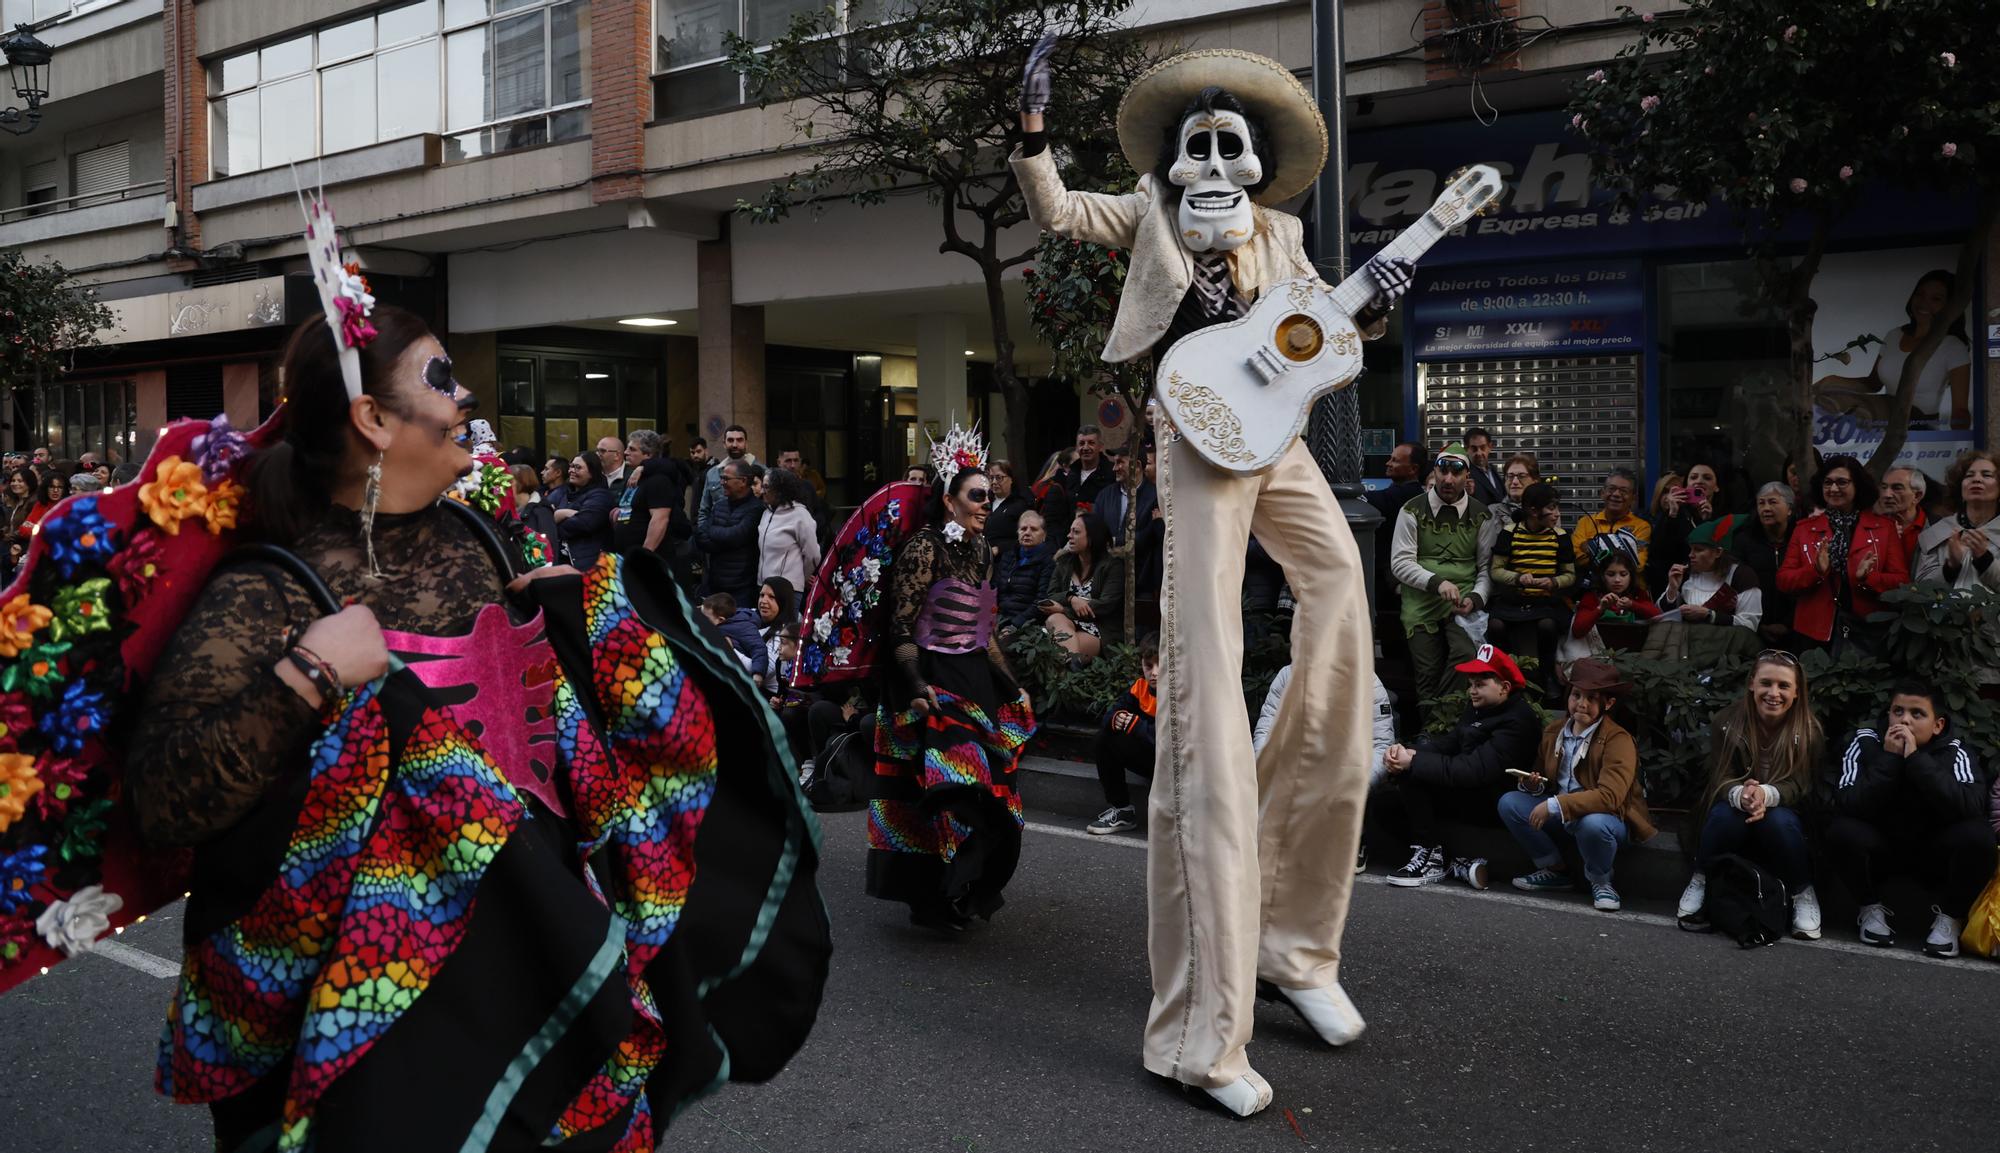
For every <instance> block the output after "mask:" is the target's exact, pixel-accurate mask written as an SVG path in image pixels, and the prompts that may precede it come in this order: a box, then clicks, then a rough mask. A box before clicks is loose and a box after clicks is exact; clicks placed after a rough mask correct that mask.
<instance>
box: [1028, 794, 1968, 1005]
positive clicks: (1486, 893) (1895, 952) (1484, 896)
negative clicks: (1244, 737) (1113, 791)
mask: <svg viewBox="0 0 2000 1153" xmlns="http://www.w3.org/2000/svg"><path fill="white" fill-rule="evenodd" d="M1027 827H1028V830H1029V831H1030V832H1035V833H1047V834H1049V835H1050V836H1055V837H1071V838H1074V839H1076V840H1082V841H1089V842H1091V843H1092V844H1099V845H1104V844H1109V845H1121V846H1124V847H1125V848H1128V849H1143V848H1145V847H1146V840H1145V838H1144V837H1135V836H1130V835H1127V834H1123V833H1114V834H1111V835H1109V836H1104V835H1093V834H1090V833H1085V832H1079V831H1078V830H1076V829H1064V828H1059V827H1057V826H1055V825H1044V824H1039V823H1037V822H1034V821H1030V822H1028V826H1027ZM1354 880H1355V882H1356V883H1357V884H1365V885H1380V886H1382V887H1383V888H1385V889H1386V888H1389V887H1390V886H1389V879H1388V878H1387V877H1385V876H1382V875H1381V874H1379V873H1363V874H1361V875H1360V876H1358V877H1356V878H1354ZM1416 891H1418V892H1429V893H1436V894H1441V895H1443V896H1447V897H1465V898H1469V899H1471V900H1475V901H1493V902H1496V903H1498V904H1502V905H1517V906H1519V907H1521V908H1523V909H1537V910H1541V911H1543V912H1552V913H1576V914H1581V915H1583V916H1586V917H1594V918H1596V919H1598V920H1602V921H1613V922H1618V921H1622V922H1625V923H1626V924H1632V925H1651V926H1653V927H1655V928H1667V929H1673V930H1675V931H1676V932H1678V931H1680V924H1679V923H1678V922H1676V921H1675V920H1674V919H1673V918H1672V917H1669V916H1667V915H1666V914H1664V913H1627V912H1617V913H1601V912H1599V911H1597V910H1596V909H1593V908H1591V907H1590V906H1589V905H1587V904H1585V903H1583V902H1581V901H1565V900H1562V899H1560V898H1552V897H1536V896H1532V895H1530V894H1527V893H1515V892H1505V891H1501V890H1497V889H1485V890H1480V889H1472V888H1466V887H1462V886H1458V885H1442V884H1441V885H1426V886H1424V887H1423V888H1422V889H1419V890H1416ZM1784 943H1785V944H1787V945H1803V946H1806V947H1808V948H1814V949H1826V950H1829V951H1831V952H1835V953H1850V954H1852V955H1854V956H1857V957H1870V958H1873V959H1875V960H1883V961H1914V962H1916V963H1917V964H1920V965H1948V966H1951V967H1953V968H1957V969H1963V970H1968V971H1973V972H1980V973H1992V974H2000V965H1993V964H1984V965H1982V964H1980V963H1979V961H1980V958H1978V957H1972V956H1970V955H1965V956H1960V957H1958V958H1956V959H1947V958H1943V957H1926V956H1925V955H1924V954H1923V952H1922V951H1920V950H1918V949H1912V948H1908V947H1905V946H1900V945H1899V946H1896V947H1894V948H1889V949H1878V948H1876V947H1875V946H1873V945H1864V944H1862V943H1861V942H1859V941H1835V940H1830V939H1827V938H1821V939H1820V940H1817V941H1801V940H1797V939H1794V938H1787V939H1786V940H1785V942H1784Z"/></svg>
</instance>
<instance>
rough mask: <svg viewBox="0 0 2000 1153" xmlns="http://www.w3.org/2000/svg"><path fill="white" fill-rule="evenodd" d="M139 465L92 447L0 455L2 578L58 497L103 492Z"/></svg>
mask: <svg viewBox="0 0 2000 1153" xmlns="http://www.w3.org/2000/svg"><path fill="white" fill-rule="evenodd" d="M138 471H139V470H138V468H137V466H135V465H127V464H122V463H120V462H119V461H118V459H117V458H116V457H115V456H112V455H109V454H103V455H101V454H98V453H95V452H86V453H84V454H83V455H82V456H79V457H77V458H76V459H74V460H68V459H57V458H56V457H55V456H54V454H53V453H52V452H51V451H50V450H49V449H46V448H38V449H35V450H34V451H33V452H9V453H6V454H5V455H4V456H0V477H4V479H0V511H3V512H4V514H5V517H6V525H7V548H6V555H5V561H4V564H0V580H4V581H11V580H13V579H14V570H15V569H16V568H18V567H19V566H20V564H21V561H22V558H23V557H25V556H26V555H27V551H28V542H29V540H30V539H31V538H32V537H33V536H34V535H35V532H36V531H37V530H38V529H39V528H40V527H41V523H42V518H43V517H46V516H47V515H48V513H49V510H50V509H52V508H54V507H55V506H56V504H57V502H59V501H61V500H62V499H63V498H64V497H67V496H70V495H72V494H76V493H91V492H102V491H104V490H106V489H108V488H111V487H113V486H114V485H116V484H128V483H130V482H131V481H132V480H133V478H135V477H137V476H138Z"/></svg>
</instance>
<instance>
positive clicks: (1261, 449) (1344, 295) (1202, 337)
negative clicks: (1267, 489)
mask: <svg viewBox="0 0 2000 1153" xmlns="http://www.w3.org/2000/svg"><path fill="white" fill-rule="evenodd" d="M1505 187H1506V186H1505V185H1504V184H1503V183H1502V182H1501V179H1500V174H1499V173H1498V172H1495V171H1494V170H1493V169H1491V168H1489V167H1487V166H1486V165H1483V164H1481V165H1476V166H1474V167H1472V168H1468V169H1466V170H1465V171H1464V172H1462V173H1460V174H1459V175H1458V176H1457V177H1456V178H1454V179H1453V180H1452V182H1451V184H1450V185H1449V186H1447V187H1446V188H1445V190H1444V193H1443V195H1441V196H1439V197H1438V199H1437V203H1436V204H1433V205H1431V207H1430V210H1429V211H1428V212H1425V213H1424V215H1423V216H1422V218H1421V219H1419V220H1418V221H1417V222H1416V223H1415V224H1412V225H1410V227H1408V228H1406V229H1404V230H1403V233H1402V235H1400V236H1398V237H1396V239H1395V240H1394V241H1392V242H1390V244H1389V245H1388V246H1387V247H1386V248H1384V249H1383V250H1382V255H1384V256H1389V257H1402V258H1403V259H1405V260H1408V261H1410V262H1412V263H1415V262H1416V260H1417V258H1418V257H1420V256H1422V255H1423V254H1424V253H1426V252H1428V251H1430V248H1431V245H1433V244H1436V243H1437V242H1438V241H1439V240H1440V239H1442V238H1443V237H1444V235H1445V234H1446V233H1448V232H1450V231H1451V230H1452V229H1454V228H1457V227H1458V226H1459V225H1461V224H1463V223H1465V221H1466V220H1467V219H1469V218H1470V217H1471V216H1472V215H1473V214H1474V213H1477V212H1478V211H1479V210H1480V209H1482V208H1484V207H1485V206H1486V205H1488V204H1490V203H1492V202H1493V201H1494V200H1495V199H1496V198H1498V197H1499V195H1500V193H1501V192H1502V191H1504V189H1505ZM1375 293H1376V289H1375V279H1374V277H1372V276H1371V275H1369V273H1368V271H1367V269H1365V268H1363V269H1357V270H1356V271H1355V272H1354V274H1353V275H1351V276H1349V277H1348V278H1347V279H1346V280H1343V281H1341V282H1340V283H1339V284H1338V285H1328V284H1324V283H1322V282H1320V281H1318V280H1313V279H1307V278H1303V277H1302V278H1300V279H1298V280H1288V281H1285V282H1283V283H1281V284H1274V285H1272V286H1271V287H1270V288H1267V289H1265V290H1264V293H1263V295H1262V296H1261V297H1260V298H1259V299H1258V301H1257V303H1256V304H1255V305H1253V306H1251V308H1250V311H1249V312H1248V313H1246V314H1244V316H1242V317H1241V318H1240V319H1237V320H1231V321H1226V322H1224V323H1222V324H1217V325H1212V326H1210V327H1208V328H1204V329H1202V330H1200V331H1199V332H1192V333H1189V334H1188V335H1187V336H1184V337H1182V338H1181V339H1180V340H1179V341H1176V342H1175V344H1174V346H1173V347H1172V348H1170V349H1168V350H1167V354H1166V355H1165V356H1163V357H1161V358H1160V367H1159V372H1158V373H1157V374H1156V376H1155V378H1154V385H1153V395H1154V398H1155V399H1156V400H1158V401H1159V402H1160V405H1161V407H1163V408H1165V409H1166V411H1167V415H1168V416H1169V417H1170V418H1172V420H1173V422H1174V427H1175V428H1177V429H1179V430H1180V433H1181V435H1182V436H1184V437H1186V438H1187V440H1188V443H1190V444H1192V445H1193V446H1194V448H1195V451H1196V452H1199V453H1200V454H1201V455H1202V457H1203V459H1205V460H1207V461H1208V462H1209V463H1210V464H1213V465H1214V466H1215V467H1217V468H1220V469H1224V470H1227V471H1229V472H1236V473H1245V474H1254V473H1260V472H1263V471H1264V470H1265V469H1267V468H1270V467H1271V466H1272V465H1274V464H1276V463H1278V458H1280V457H1282V456H1284V455H1285V450H1286V449H1288V448H1290V447H1291V444H1292V439H1293V438H1294V437H1296V436H1298V435H1299V430H1300V429H1301V428H1303V427H1305V423H1306V416H1307V414H1308V413H1310V412H1311V411H1312V406H1313V402H1314V401H1316V400H1318V399H1319V398H1320V397H1321V396H1324V395H1325V394H1327V393H1329V392H1332V391H1333V390H1335V389H1337V388H1340V387H1341V386H1343V385H1345V384H1347V383H1348V382H1349V381H1352V380H1353V379H1354V378H1355V377H1356V376H1359V375H1360V374H1361V333H1360V332H1359V331H1358V330H1357V329H1356V328H1355V326H1354V314H1355V313H1357V312H1359V311H1361V310H1362V309H1363V308H1365V307H1366V306H1367V305H1368V302H1369V301H1371V300H1373V299H1375Z"/></svg>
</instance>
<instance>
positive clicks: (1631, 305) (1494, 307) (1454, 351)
mask: <svg viewBox="0 0 2000 1153" xmlns="http://www.w3.org/2000/svg"><path fill="white" fill-rule="evenodd" d="M1408 308H1409V320H1408V322H1407V328H1406V331H1407V332H1408V333H1409V335H1410V340H1411V343H1412V344H1413V345H1414V347H1415V349H1416V355H1417V357H1418V359H1420V360H1421V359H1427V358H1431V357H1439V356H1530V355H1546V354H1549V353H1563V354H1569V355H1581V356H1589V355H1597V354H1599V353H1607V352H1629V351H1631V350H1633V349H1637V348H1638V347H1640V345H1641V343H1642V342H1643V341H1644V339H1645V333H1646V313H1645V293H1644V290H1643V287H1642V284H1641V280H1640V265H1639V262H1638V261H1636V260H1606V261H1595V262H1591V263H1575V264H1541V265H1535V266H1532V267H1529V268H1524V269H1518V270H1517V269H1514V268H1504V269H1503V268H1492V269H1484V268H1481V269H1442V270H1436V269H1433V270H1430V271H1423V272H1419V274H1418V277H1417V283H1416V285H1415V286H1414V287H1413V288H1412V290H1411V292H1410V296H1409V304H1408Z"/></svg>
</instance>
